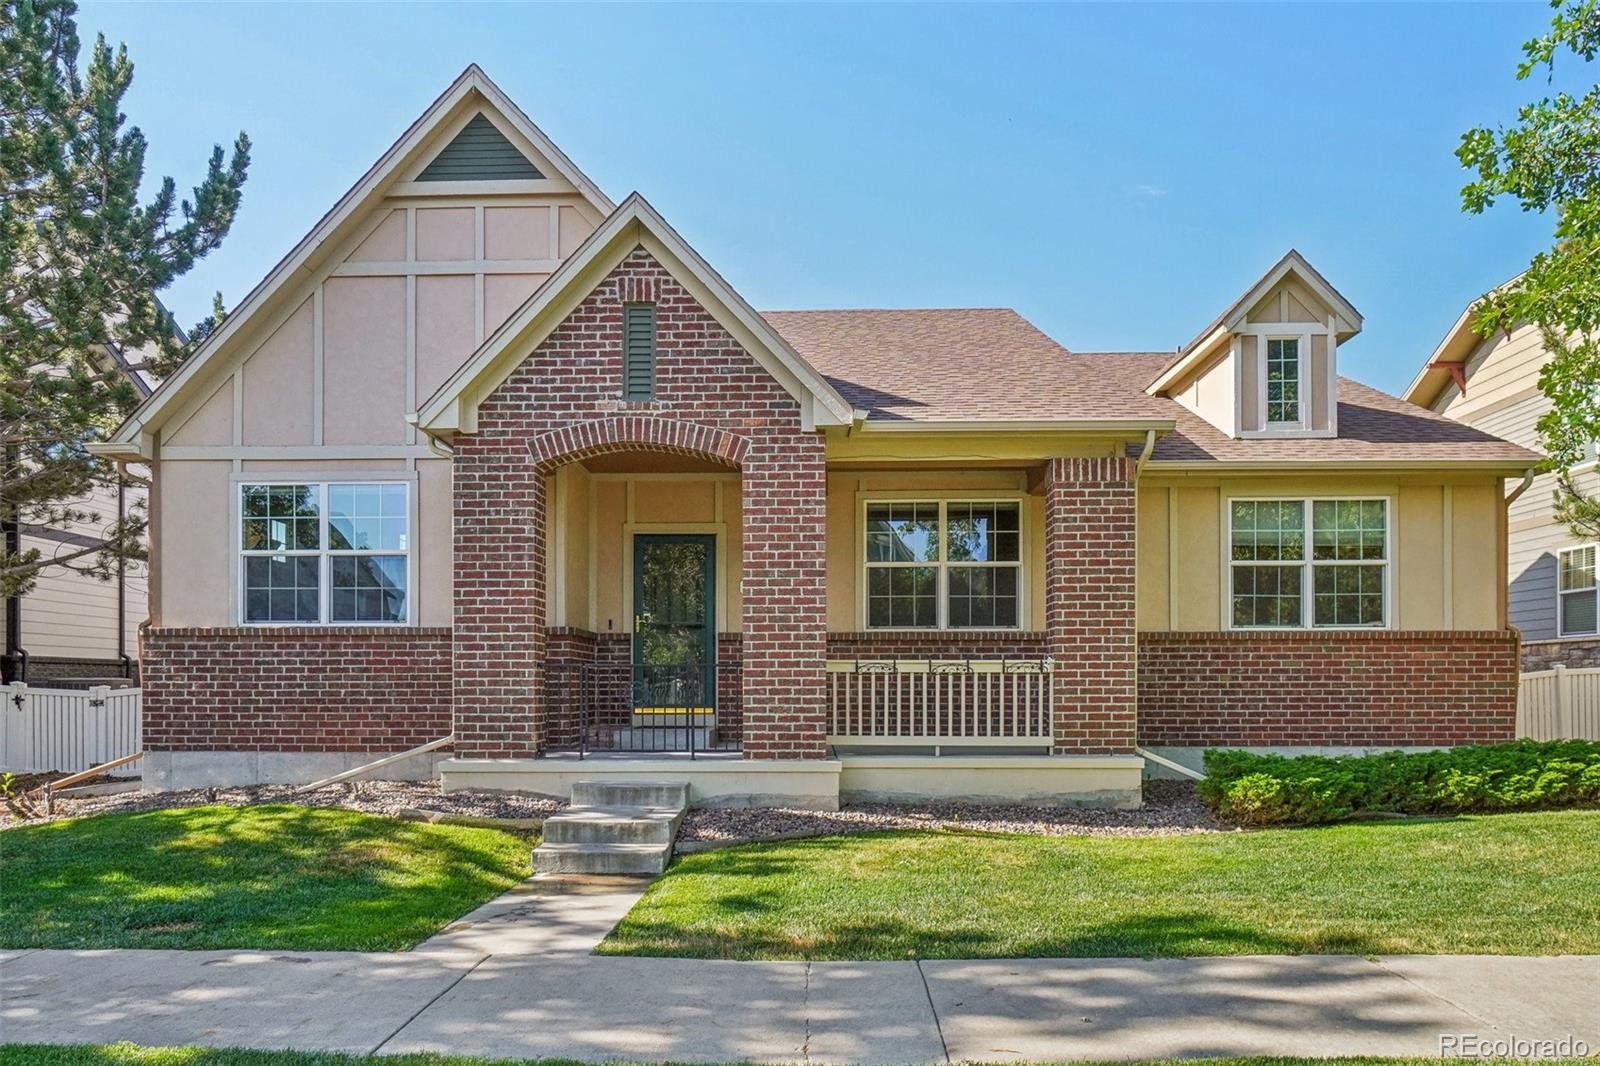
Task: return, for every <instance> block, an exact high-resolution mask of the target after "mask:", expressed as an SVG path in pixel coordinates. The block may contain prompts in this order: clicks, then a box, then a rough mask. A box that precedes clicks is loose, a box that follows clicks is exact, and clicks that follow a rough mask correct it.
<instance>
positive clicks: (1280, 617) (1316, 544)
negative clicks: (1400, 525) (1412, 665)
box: [1228, 499, 1389, 629]
mask: <svg viewBox="0 0 1600 1066" xmlns="http://www.w3.org/2000/svg"><path fill="white" fill-rule="evenodd" d="M1228 527H1229V563H1228V569H1229V579H1230V590H1229V610H1230V616H1229V617H1230V623H1231V624H1232V625H1233V627H1234V628H1236V629H1249V628H1303V627H1313V628H1332V627H1337V628H1363V627H1377V626H1383V625H1386V624H1388V617H1389V615H1388V595H1389V591H1388V588H1389V503H1388V501H1387V500H1382V499H1376V500H1317V499H1309V500H1307V499H1298V500H1294V499H1291V500H1233V501H1230V503H1229V519H1228Z"/></svg>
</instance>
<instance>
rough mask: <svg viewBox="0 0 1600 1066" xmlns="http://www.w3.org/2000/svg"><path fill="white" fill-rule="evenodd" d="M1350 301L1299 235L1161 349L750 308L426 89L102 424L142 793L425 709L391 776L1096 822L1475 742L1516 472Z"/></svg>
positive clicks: (636, 225) (996, 328) (1519, 463)
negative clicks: (140, 619) (896, 799)
mask: <svg viewBox="0 0 1600 1066" xmlns="http://www.w3.org/2000/svg"><path fill="white" fill-rule="evenodd" d="M706 180H708V181H714V180H716V175H715V174H714V173H708V174H707V176H706ZM1219 303H1222V300H1221V299H1219ZM1361 328H1362V319H1361V315H1360V313H1359V312H1358V311H1357V310H1356V309H1355V307H1354V306H1352V304H1351V303H1350V301H1349V300H1348V299H1346V297H1345V296H1343V295H1342V294H1340V293H1339V291H1338V290H1337V289H1336V288H1335V287H1334V286H1333V285H1332V284H1330V283H1329V282H1328V281H1327V279H1325V278H1323V277H1322V276H1321V275H1320V274H1319V273H1318V272H1317V271H1316V270H1314V269H1313V268H1312V267H1311V265H1310V264H1309V263H1308V262H1307V261H1306V260H1305V259H1304V258H1303V257H1302V256H1300V255H1299V254H1297V253H1295V252H1290V253H1288V254H1287V255H1285V256H1284V257H1283V258H1282V259H1281V260H1279V261H1278V262H1277V263H1275V264H1273V265H1272V266H1271V267H1270V268H1269V269H1268V270H1267V272H1266V273H1264V274H1263V275H1262V276H1261V277H1260V278H1258V279H1255V280H1254V281H1251V282H1250V283H1249V284H1248V285H1246V286H1245V287H1244V291H1243V293H1242V294H1241V295H1240V296H1239V297H1238V298H1237V299H1236V300H1233V301H1232V302H1231V303H1229V304H1227V306H1226V308H1225V309H1224V310H1223V312H1222V313H1221V314H1220V315H1219V316H1218V318H1217V319H1216V320H1215V321H1214V322H1213V323H1212V324H1211V325H1209V326H1208V327H1207V328H1206V329H1204V330H1203V331H1201V333H1200V334H1199V335H1198V336H1197V337H1196V338H1195V340H1194V341H1192V342H1191V343H1189V344H1188V345H1185V346H1183V347H1181V348H1176V349H1173V350H1168V351H1165V352H1114V353H1103V352H1102V353H1080V352H1072V351H1069V350H1067V349H1066V348H1063V347H1062V346H1061V345H1060V344H1058V343H1057V342H1056V341H1055V340H1054V339H1052V338H1050V337H1048V336H1046V335H1045V334H1044V333H1043V332H1041V331H1040V330H1038V329H1037V328H1036V327H1034V326H1033V325H1032V324H1031V323H1029V322H1028V321H1027V320H1026V319H1025V318H1023V317H1022V316H1021V315H1019V314H1017V313H1016V312H1015V311H1011V310H1009V309H993V308H953V309H914V310H821V311H786V312H766V313H762V312H759V311H756V310H755V309H753V308H752V307H751V306H750V305H749V304H748V303H747V302H746V301H745V300H744V299H743V298H742V297H741V296H740V295H739V293H738V292H737V290H736V289H735V288H734V286H733V285H731V284H730V283H729V280H728V279H727V278H725V277H724V276H723V275H722V274H720V273H719V272H718V271H717V270H716V269H714V268H713V267H712V265H711V264H709V263H707V262H706V261H705V260H704V259H703V258H702V257H701V256H700V255H699V253H698V252H696V251H695V249H694V248H693V247H692V246H691V245H690V243H689V242H688V241H687V240H685V238H684V237H683V236H682V235H680V234H679V233H678V232H677V231H676V230H675V229H673V227H672V226H671V225H670V224H669V223H668V222H667V221H666V220H665V219H664V218H662V216H661V215H660V214H659V213H658V212H657V211H656V210H655V209H654V208H653V207H652V206H651V205H650V204H649V202H648V201H647V200H645V199H644V198H643V197H642V196H640V195H638V194H637V193H635V194H633V195H631V196H628V197H626V198H624V199H623V200H621V201H620V202H614V201H612V200H611V199H609V198H608V197H607V196H606V195H605V194H604V193H602V192H601V191H600V190H599V189H598V188H597V187H596V186H595V185H594V183H593V182H591V181H590V180H589V179H588V178H586V177H585V176H584V174H583V173H582V171H581V170H580V169H579V168H578V166H577V165H576V164H575V163H574V162H573V161H572V160H571V159H569V158H568V157H567V156H566V155H564V154H563V153H562V152H561V151H560V149H559V148H557V147H556V145H555V144H554V143H552V142H551V141H550V139H549V138H548V137H546V136H545V135H544V134H543V133H542V132H541V131H540V130H539V128H538V127H537V126H536V125H535V124H534V123H533V122H532V121H531V120H530V119H529V118H528V117H527V116H526V115H524V114H523V113H522V112H521V111H520V110H518V109H517V108H516V106H515V105H514V104H513V103H512V102H511V101H510V100H509V99H508V98H507V97H506V96H505V94H504V93H503V92H502V91H501V90H500V89H499V88H498V87H496V86H495V85H494V83H493V82H491V81H490V80H489V79H488V78H487V77H486V76H485V75H484V74H483V72H482V71H481V70H479V69H477V68H476V67H473V68H469V69H468V70H467V71H466V72H464V73H463V74H462V75H461V77H460V78H458V79H457V81H456V82H455V83H453V84H452V85H451V86H450V87H449V88H448V89H447V90H446V91H445V93H444V94H443V95H442V96H441V97H439V98H438V100H436V101H435V102H434V104H433V105H431V106H430V107H429V108H428V109H427V111H426V112H425V113H424V114H423V115H422V116H421V117H420V118H419V119H418V120H417V122H416V123H414V124H413V125H412V126H411V127H410V128H409V129H408V130H406V131H405V132H404V133H403V134H402V136H401V137H400V139H399V140H397V141H396V142H395V144H394V145H393V147H392V148H391V149H390V150H389V151H388V152H387V153H386V154H385V155H384V156H383V157H382V158H381V159H380V160H379V161H378V162H377V163H376V164H374V165H373V166H372V167H371V168H370V169H369V170H368V171H367V172H366V173H365V174H363V175H362V177H361V178H360V180H359V181H358V182H357V183H356V185H355V186H354V187H353V188H352V189H351V190H350V192H349V193H347V194H346V195H345V196H344V197H343V198H342V199H341V200H340V201H339V203H338V204H336V205H335V206H334V207H333V209H332V210H331V211H330V212H329V213H328V214H327V216H326V217H325V218H324V219H323V220H322V221H321V222H319V223H318V225H317V227H316V228H315V229H314V230H313V232H312V233H310V234H308V235H307V236H306V237H305V238H304V239H303V240H302V241H301V242H300V243H299V244H298V245H296V246H295V247H294V248H293V249H291V250H290V251H289V253H288V255H287V256H286V257H285V258H284V260H283V261H282V262H281V263H280V264H279V265H278V267H276V268H275V269H274V271H273V272H272V273H271V274H270V275H269V276H268V277H267V278H266V279H265V280H264V281H263V282H262V284H261V285H260V286H259V287H258V288H257V289H256V290H255V291H254V292H252V293H251V294H250V295H249V297H248V298H247V299H246V300H245V301H244V302H243V303H242V304H241V305H240V307H239V309H238V310H237V311H236V312H235V314H233V315H232V316H230V317H229V319H228V320H227V322H226V323H224V325H223V326H222V327H221V328H220V329H219V330H218V331H217V332H216V333H215V334H214V335H212V336H211V337H210V338H208V340H207V342H206V344H205V346H204V347H203V348H202V349H201V351H200V352H199V353H197V355H196V356H195V357H194V358H193V359H192V360H191V361H190V362H189V363H188V364H186V365H185V366H184V367H183V369H182V370H181V371H180V372H179V373H177V374H175V375H174V376H173V377H172V378H171V379H170V380H169V381H167V382H166V383H165V384H164V385H163V386H162V388H161V389H160V390H158V391H157V392H156V394H155V395H154V396H153V397H151V399H150V400H149V401H148V402H147V403H146V404H145V405H144V407H142V408H141V409H140V410H139V411H138V412H136V413H135V415H134V417H133V418H132V419H131V420H130V421H129V422H128V423H127V424H126V425H125V426H123V427H122V428H121V430H119V432H118V433H117V434H116V436H115V438H114V439H113V440H112V441H110V442H108V443H107V444H106V445H105V446H104V448H103V451H104V453H105V454H108V455H112V456H115V457H117V458H119V459H120V460H122V461H126V462H141V463H151V464H153V465H154V470H155V494H154V497H153V499H152V508H153V516H154V521H153V526H152V531H153V544H152V554H153V560H154V568H153V573H152V576H151V577H152V579H151V598H150V615H151V618H150V625H149V627H148V628H146V629H145V630H144V632H143V651H144V669H145V683H146V699H145V723H144V736H145V742H146V747H147V755H146V764H145V765H146V781H147V783H149V784H150V785H151V786H152V787H163V786H168V787H179V786H182V785H187V784H192V783H194V782H197V781H221V780H307V779H311V778H315V777H317V776H318V775H321V774H324V773H327V772H330V771H333V770H337V769H342V768H344V767H346V766H350V765H357V764H360V763H362V762H365V761H369V760H370V759H372V758H374V757H376V756H377V755H381V754H387V753H392V752H398V751H403V750H406V749H409V748H411V747H413V746H416V745H421V744H424V743H425V742H428V741H433V740H436V739H438V738H441V737H445V736H449V737H451V738H452V741H453V743H452V750H451V751H450V752H449V753H448V754H447V755H440V756H437V757H430V758H427V759H419V760H417V761H415V762H414V763H413V764H411V765H410V766H408V767H405V768H403V769H404V770H405V771H406V772H411V773H416V774H428V773H439V774H442V775H443V778H444V781H445V784H446V787H450V788H484V787H491V788H492V787H499V788H524V789H532V790H534V791H543V792H553V793H556V794H565V791H566V790H567V789H569V788H570V786H571V783H572V782H573V781H574V780H577V779H579V778H582V777H596V776H604V775H607V774H614V775H620V776H627V775H633V776H635V777H637V776H641V775H642V776H653V777H657V778H659V777H661V776H663V775H666V776H670V777H672V778H686V779H689V780H690V781H691V783H692V793H691V795H692V798H693V800H694V802H762V801H767V800H778V801H781V802H787V803H804V804H807V805H813V806H831V805H835V804H837V803H838V802H839V801H840V798H841V797H845V798H849V797H853V796H854V797H861V796H878V797H885V796H910V795H923V796H926V795H958V796H966V797H976V798H1003V799H1012V800H1015V799H1022V798H1027V799H1038V800H1050V801H1065V800H1071V801H1080V802H1098V803H1113V804H1127V803H1137V802H1138V795H1139V780H1140V776H1141V774H1142V773H1143V772H1144V769H1145V763H1146V755H1145V754H1144V753H1146V752H1149V753H1153V754H1158V755H1162V756H1163V757H1172V758H1175V759H1179V760H1187V761H1189V762H1194V761H1197V760H1198V758H1199V753H1200V752H1201V751H1202V750H1203V749H1204V748H1205V747H1206V746H1208V745H1233V746H1245V747H1254V748H1274V749H1294V750H1339V751H1350V750H1367V749H1370V748H1374V747H1395V746H1403V747H1416V746H1435V745H1441V744H1457V743H1468V742H1476V741H1488V740H1499V739H1509V738H1510V736H1511V735H1512V731H1513V727H1514V719H1515V688H1516V638H1515V634H1514V633H1513V632H1512V631H1510V630H1509V629H1508V628H1507V625H1506V606H1505V602H1504V588H1503V585H1502V583H1501V582H1500V581H1498V580H1497V579H1496V577H1495V575H1497V574H1498V573H1500V572H1501V571H1502V570H1503V569H1504V566H1505V557H1504V550H1505V532H1504V531H1505V501H1504V489H1503V487H1502V486H1503V483H1504V481H1505V479H1506V478H1508V477H1517V476H1520V475H1521V473H1522V472H1523V471H1524V470H1526V469H1527V468H1529V466H1530V465H1531V464H1532V463H1533V462H1534V461H1535V460H1536V457H1535V456H1534V455H1532V454H1531V453H1530V452H1528V451H1526V450H1525V449H1523V448H1520V447H1518V446H1516V445H1514V444H1510V443H1507V442H1505V441H1503V440H1500V439H1498V438H1496V437H1494V436H1493V435H1491V434H1488V433H1484V432H1482V431H1479V430H1476V429H1472V428H1470V427H1465V426H1462V425H1460V424H1458V423H1455V422H1452V421H1450V420H1448V419H1446V418H1443V417H1440V416H1438V415H1436V414H1433V413H1431V412H1427V411H1422V410H1420V409H1418V408H1416V407H1415V406H1412V405H1409V404H1406V403H1404V402H1403V401H1401V400H1400V399H1398V398H1396V397H1393V396H1387V395H1385V394H1383V393H1381V392H1378V391H1377V390H1374V389H1371V388H1368V387H1366V386H1364V385H1361V384H1359V383H1358V382H1355V381H1351V380H1349V379H1347V378H1344V377H1341V376H1340V375H1339V373H1338V358H1339V352H1340V350H1341V349H1342V348H1343V346H1344V345H1346V344H1348V343H1355V342H1357V341H1358V338H1359V334H1360V332H1361ZM441 759H442V761H440V760H441ZM387 772H398V771H397V770H396V769H395V768H390V770H389V771H387Z"/></svg>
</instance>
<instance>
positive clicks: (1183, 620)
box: [1138, 473, 1504, 631]
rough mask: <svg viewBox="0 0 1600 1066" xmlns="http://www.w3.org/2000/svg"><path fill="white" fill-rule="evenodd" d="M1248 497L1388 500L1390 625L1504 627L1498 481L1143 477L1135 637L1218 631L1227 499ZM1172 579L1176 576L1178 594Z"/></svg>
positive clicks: (1464, 478)
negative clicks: (1166, 632) (1148, 633)
mask: <svg viewBox="0 0 1600 1066" xmlns="http://www.w3.org/2000/svg"><path fill="white" fill-rule="evenodd" d="M1245 496H1252V497H1284V498H1291V497H1297V496H1373V497H1378V496H1381V497H1385V498H1387V499H1388V500H1389V501H1390V514H1391V517H1390V523H1391V530H1392V532H1393V536H1392V538H1391V546H1390V566H1391V569H1392V573H1391V581H1390V589H1391V594H1392V596H1393V599H1392V602H1391V605H1390V618H1391V622H1392V623H1393V627H1394V628H1397V629H1440V628H1443V629H1497V628H1500V627H1501V626H1502V625H1503V624H1504V610H1503V607H1502V596H1501V584H1500V581H1499V577H1498V575H1499V574H1500V573H1501V572H1502V571H1503V562H1502V561H1501V559H1500V555H1501V552H1500V543H1501V538H1500V533H1499V531H1500V530H1502V529H1503V528H1504V525H1503V508H1502V507H1501V504H1500V495H1499V479H1498V478H1492V477H1488V476H1485V475H1481V474H1476V475H1456V476H1444V475H1426V474H1405V475H1400V476H1387V477H1381V476H1380V477H1375V476H1372V475H1365V476H1363V475H1361V474H1359V473H1355V474H1349V475H1344V476H1331V475H1314V476H1295V477H1271V476H1257V477H1248V476H1240V477H1229V478H1225V479H1224V478H1189V479H1179V478H1173V477H1162V476H1160V475H1155V476H1151V475H1147V476H1146V478H1145V479H1144V481H1143V483H1141V485H1140V489H1139V525H1138V536H1139V575H1138V580H1139V609H1138V616H1139V628H1140V629H1141V630H1145V631H1161V630H1169V629H1178V630H1214V629H1219V628H1222V626H1223V621H1224V617H1225V616H1224V610H1225V603H1224V594H1223V563H1224V550H1225V549H1224V532H1223V529H1224V520H1225V512H1224V510H1223V508H1224V501H1226V500H1227V499H1229V498H1233V497H1245ZM1447 497H1448V500H1449V504H1448V506H1446V499H1447ZM1447 543H1448V551H1446V550H1445V546H1446V544H1447ZM1169 573H1174V574H1176V575H1177V580H1176V586H1175V587H1174V586H1173V584H1172V583H1170V582H1169V580H1168V574H1169Z"/></svg>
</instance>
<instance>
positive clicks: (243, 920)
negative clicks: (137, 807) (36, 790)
mask: <svg viewBox="0 0 1600 1066" xmlns="http://www.w3.org/2000/svg"><path fill="white" fill-rule="evenodd" d="M528 852H529V845H528V842H527V841H526V840H523V839H521V838H519V837H517V836H514V835H512V834H510V833H503V832H500V831H498V830H493V829H475V828H466V827H461V826H446V825H428V824H424V823H419V822H405V821H399V820H397V819H393V818H381V817H376V816H374V815H369V814H360V813H357V812H355V811H347V810H337V809H329V808H310V807H295V806H288V805H273V806H261V807H242V808H233V807H190V808H185V809H180V810H165V811H150V812H145V813H138V814H112V815H103V816H100V817H95V818H82V819H77V820H71V821H60V822H51V823H48V824H45V825H38V826H27V827H23V828H19V829H10V830H7V831H6V832H4V833H0V886H3V888H0V947H6V948H277V949H288V950H300V951H310V950H360V951H385V950H395V949H401V948H407V947H410V946H411V945H413V944H415V943H417V942H418V941H420V940H422V939H424V938H426V937H427V936H429V935H430V934H431V933H433V932H435V931H437V930H438V929H439V928H441V927H442V926H444V925H445V924H447V923H448V922H450V921H452V920H453V919H455V918H458V917H460V916H461V915H462V914H464V913H466V912H467V911H468V910H470V909H472V908H473V907H475V906H477V905H478V904H479V903H482V902H484V901H485V900H487V899H490V898H492V897H493V896H495V895H496V894H497V893H499V892H502V891H504V890H505V889H507V888H509V887H511V886H512V885H513V884H515V883H516V882H517V881H519V880H520V879H522V878H524V877H526V876H527V875H528V872H529V871H528V866H529V859H528Z"/></svg>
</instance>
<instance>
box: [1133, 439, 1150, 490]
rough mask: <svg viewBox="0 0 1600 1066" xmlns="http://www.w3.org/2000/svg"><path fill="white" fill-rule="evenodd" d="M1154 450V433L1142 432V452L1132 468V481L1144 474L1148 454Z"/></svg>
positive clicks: (1148, 459)
mask: <svg viewBox="0 0 1600 1066" xmlns="http://www.w3.org/2000/svg"><path fill="white" fill-rule="evenodd" d="M1155 450H1156V431H1155V430H1153V429H1147V430H1145V431H1144V450H1143V451H1141V452H1140V453H1139V461H1138V462H1137V463H1135V464H1134V466H1133V480H1135V481H1138V480H1139V475H1140V474H1142V473H1144V464H1146V463H1148V462H1149V461H1150V454H1151V453H1152V452H1154V451H1155Z"/></svg>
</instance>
